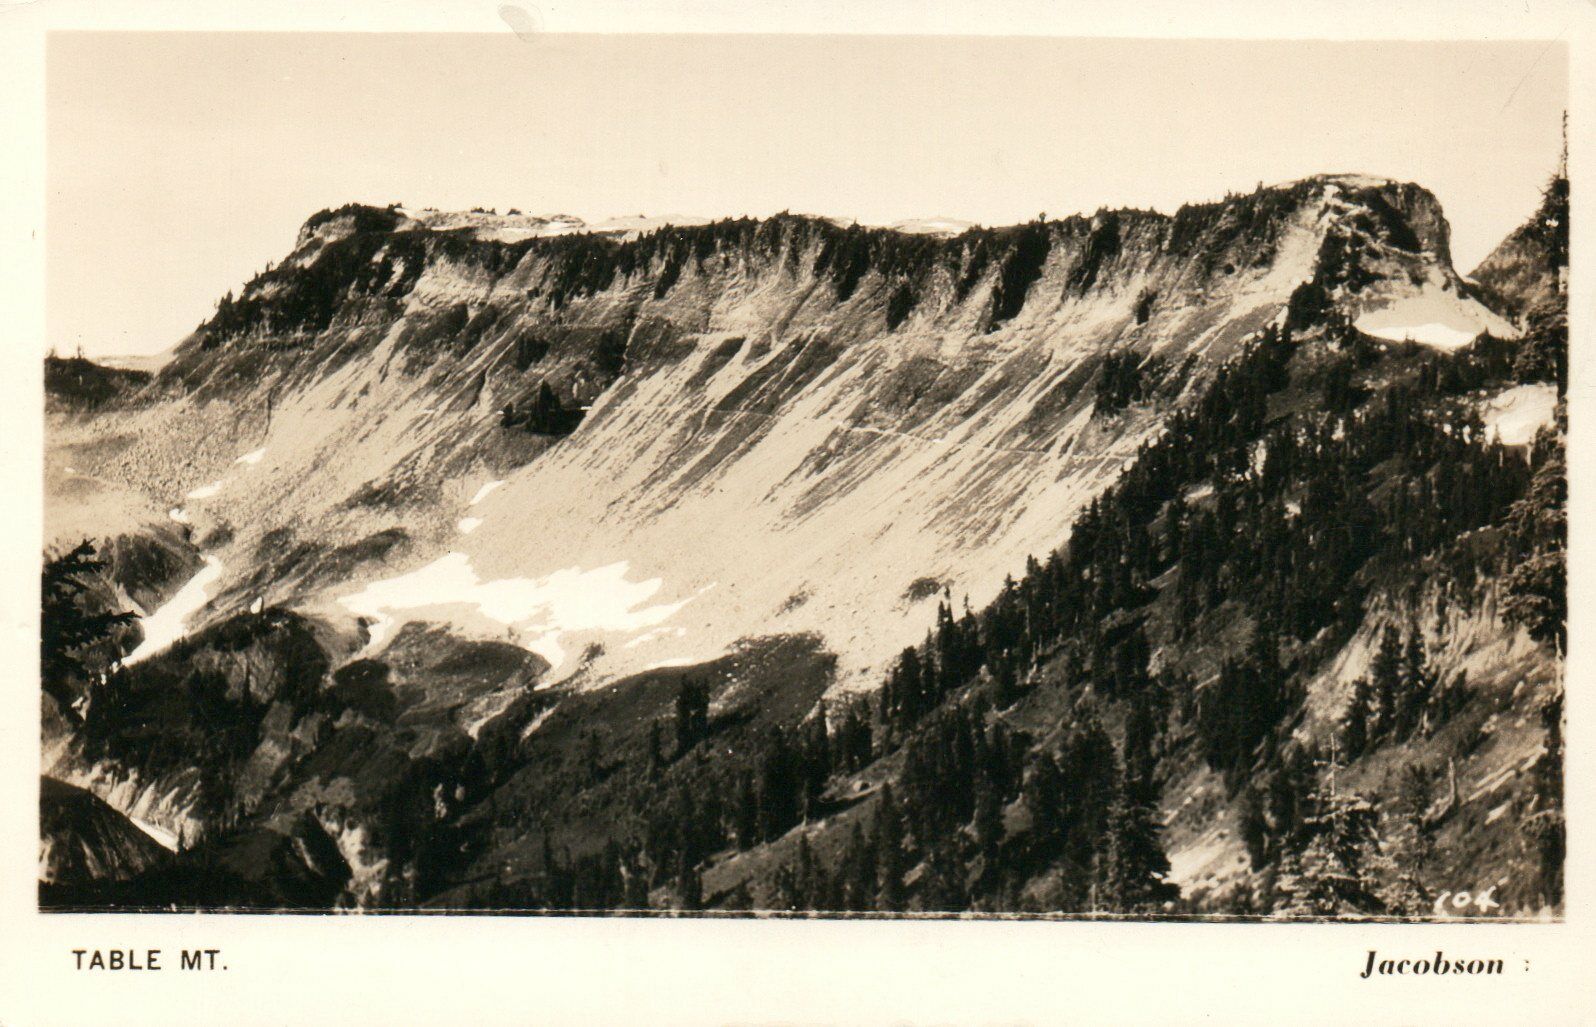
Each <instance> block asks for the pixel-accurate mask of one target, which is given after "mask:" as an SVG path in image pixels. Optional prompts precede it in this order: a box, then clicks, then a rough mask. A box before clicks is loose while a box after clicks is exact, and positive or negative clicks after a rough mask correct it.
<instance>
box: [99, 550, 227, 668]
mask: <svg viewBox="0 0 1596 1027" xmlns="http://www.w3.org/2000/svg"><path fill="white" fill-rule="evenodd" d="M221 576H222V561H220V560H218V559H217V558H216V557H214V556H207V557H206V558H205V566H203V567H201V568H200V569H199V571H198V573H196V574H195V575H194V576H193V577H192V578H190V579H188V583H187V584H185V585H184V586H183V587H182V588H180V589H178V590H177V594H176V595H174V596H173V597H172V598H171V599H168V600H167V601H166V603H165V605H163V606H162V607H161V608H160V609H158V610H156V611H155V612H154V613H152V614H150V615H149V616H148V617H144V618H141V619H140V620H139V625H140V626H141V627H142V628H143V629H144V641H142V642H140V643H139V644H138V647H137V648H136V649H134V650H133V651H132V652H130V653H128V654H127V656H125V657H123V659H122V663H123V665H124V666H131V665H132V664H135V663H138V662H139V661H140V660H145V659H148V658H149V657H151V656H154V655H155V654H156V653H158V652H160V651H162V650H163V649H165V648H167V647H168V646H170V645H171V644H172V643H173V642H176V641H177V640H178V639H180V638H182V637H183V636H184V635H185V634H187V633H188V622H189V618H190V617H192V616H193V615H194V614H196V613H198V612H199V611H200V610H201V609H202V608H203V607H204V606H205V603H206V602H207V601H208V600H209V599H210V592H209V589H210V587H211V585H213V584H215V583H216V582H217V581H218V580H220V579H221Z"/></svg>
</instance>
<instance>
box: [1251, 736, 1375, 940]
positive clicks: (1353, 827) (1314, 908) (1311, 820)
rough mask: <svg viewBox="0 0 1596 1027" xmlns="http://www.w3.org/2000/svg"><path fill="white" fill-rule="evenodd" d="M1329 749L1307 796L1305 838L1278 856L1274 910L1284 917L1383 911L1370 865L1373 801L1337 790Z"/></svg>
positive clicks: (1335, 764)
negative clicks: (1294, 848) (1322, 769)
mask: <svg viewBox="0 0 1596 1027" xmlns="http://www.w3.org/2000/svg"><path fill="white" fill-rule="evenodd" d="M1338 770H1339V766H1338V760H1337V758H1336V756H1335V755H1334V754H1332V756H1331V759H1330V762H1329V764H1328V766H1327V767H1326V774H1325V776H1324V778H1323V779H1322V780H1321V781H1320V782H1319V783H1318V784H1316V785H1315V787H1314V790H1313V792H1312V793H1311V794H1310V795H1309V797H1308V802H1309V807H1310V809H1311V810H1312V811H1313V812H1311V813H1310V814H1309V816H1308V817H1307V820H1306V822H1305V828H1306V830H1307V832H1308V843H1307V845H1306V846H1304V847H1303V848H1302V849H1301V850H1300V851H1297V852H1293V853H1291V854H1289V855H1288V857H1287V858H1286V860H1284V861H1283V862H1282V865H1281V872H1280V878H1279V881H1278V884H1277V890H1278V892H1277V894H1278V897H1277V899H1276V904H1275V911H1276V912H1277V913H1280V914H1282V915H1285V916H1290V917H1344V916H1360V915H1364V916H1367V915H1377V914H1380V913H1383V912H1385V905H1384V903H1383V902H1382V901H1381V900H1380V898H1379V897H1378V886H1377V882H1376V876H1375V869H1376V867H1377V866H1378V865H1379V863H1380V862H1381V860H1382V854H1381V853H1380V840H1379V831H1378V822H1379V818H1378V815H1377V814H1376V812H1375V810H1374V807H1373V806H1371V805H1370V804H1369V803H1368V802H1367V801H1366V800H1365V799H1363V798H1362V797H1361V796H1358V795H1352V794H1346V793H1342V792H1339V791H1337V788H1336V773H1337V771H1338Z"/></svg>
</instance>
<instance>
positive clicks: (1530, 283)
mask: <svg viewBox="0 0 1596 1027" xmlns="http://www.w3.org/2000/svg"><path fill="white" fill-rule="evenodd" d="M1567 275H1568V179H1567V177H1565V176H1563V175H1558V176H1557V177H1555V178H1553V179H1552V181H1551V182H1550V183H1549V184H1548V185H1547V187H1546V190H1545V191H1544V192H1543V193H1542V197H1541V205H1540V207H1539V208H1538V209H1537V210H1536V211H1535V213H1534V215H1532V216H1531V217H1530V219H1529V220H1528V221H1526V222H1524V224H1522V225H1520V226H1519V227H1518V228H1516V229H1514V230H1513V231H1512V233H1510V234H1509V235H1508V237H1507V238H1506V239H1503V240H1502V241H1501V242H1500V243H1498V244H1497V246H1496V248H1495V249H1494V250H1492V251H1491V252H1490V254H1489V255H1488V256H1487V257H1486V258H1485V259H1484V260H1483V261H1481V262H1480V266H1479V267H1476V268H1475V269H1474V271H1473V272H1472V273H1471V274H1470V275H1469V278H1470V279H1471V280H1472V281H1473V282H1475V283H1476V284H1477V285H1478V286H1479V288H1480V289H1481V290H1482V291H1483V292H1484V294H1485V295H1486V296H1487V297H1488V299H1489V300H1490V301H1491V302H1493V303H1494V304H1495V305H1497V306H1499V307H1500V308H1502V309H1503V310H1504V311H1506V312H1507V313H1509V314H1510V315H1512V316H1514V317H1518V316H1521V315H1523V314H1525V313H1527V312H1528V311H1530V310H1533V309H1534V308H1535V307H1537V306H1541V305H1543V304H1546V303H1550V302H1555V301H1556V299H1557V296H1558V294H1559V293H1560V292H1562V291H1564V290H1566V289H1567V286H1568V281H1567Z"/></svg>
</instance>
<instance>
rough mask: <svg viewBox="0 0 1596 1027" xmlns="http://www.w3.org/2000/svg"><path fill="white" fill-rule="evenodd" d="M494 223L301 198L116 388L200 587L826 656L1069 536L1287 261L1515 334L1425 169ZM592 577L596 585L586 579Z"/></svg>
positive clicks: (550, 630) (634, 650)
mask: <svg viewBox="0 0 1596 1027" xmlns="http://www.w3.org/2000/svg"><path fill="white" fill-rule="evenodd" d="M504 220H505V218H503V217H495V216H487V215H482V216H477V217H476V218H475V219H473V216H471V215H459V216H455V217H454V218H453V219H452V220H447V219H446V220H443V221H440V220H439V219H438V217H437V216H427V217H419V218H418V217H415V216H411V215H408V214H406V213H405V212H403V211H399V210H394V209H391V210H377V209H372V208H346V209H343V210H340V211H334V212H328V213H325V214H323V215H318V216H317V217H316V218H313V219H312V220H311V221H310V222H307V224H306V226H305V228H304V230H303V231H302V232H301V234H300V237H299V240H298V243H297V245H296V247H295V249H294V251H293V252H292V253H291V254H290V255H289V256H288V257H287V258H286V259H285V260H284V261H282V263H281V264H280V265H279V266H277V267H276V268H274V269H272V270H270V271H268V272H266V273H264V274H262V275H261V276H259V277H258V278H256V279H255V280H254V281H252V282H251V283H249V284H248V285H247V286H246V287H245V288H244V289H243V291H242V292H241V293H240V295H239V296H238V297H237V298H233V297H228V298H227V299H225V300H224V301H223V302H222V303H221V304H220V306H219V309H218V311H217V313H216V315H215V316H214V317H213V318H212V319H211V320H210V321H209V322H207V323H206V324H205V325H203V326H202V327H201V328H200V329H199V330H198V331H197V332H196V333H195V335H194V336H193V337H192V338H191V339H189V340H188V341H187V342H186V343H184V345H183V346H182V347H181V348H180V350H179V352H178V355H177V357H176V358H175V359H174V360H173V361H172V362H171V363H170V364H169V365H168V366H167V367H166V368H165V369H164V370H163V372H162V373H161V375H160V377H159V379H158V380H157V382H156V383H155V384H154V385H153V386H152V387H151V388H150V390H149V393H148V394H149V395H152V396H158V397H160V401H159V402H157V403H154V404H152V405H149V406H146V407H142V408H137V409H133V410H129V411H125V412H119V414H118V417H119V418H121V419H122V421H123V432H122V433H121V434H122V440H123V443H124V445H123V446H122V447H121V448H117V449H114V450H113V451H111V452H106V453H104V454H103V462H99V463H97V464H96V466H97V467H99V468H100V469H101V470H103V471H105V472H107V476H109V477H112V478H115V479H117V480H121V481H125V482H128V483H129V484H131V485H132V486H133V487H134V488H136V489H137V490H138V491H140V492H143V493H146V494H152V495H155V496H159V497H162V498H161V500H160V502H161V503H162V504H163V505H165V504H167V503H170V504H171V505H172V506H173V507H174V508H178V509H179V512H178V513H177V514H176V516H181V517H182V518H184V519H186V520H188V521H189V522H191V523H192V525H193V530H194V533H195V534H196V536H199V535H203V534H206V533H208V532H211V531H214V530H215V529H216V528H218V527H225V529H226V533H227V534H228V535H230V536H231V538H230V541H229V542H228V543H227V545H225V546H223V547H220V548H219V549H217V550H216V551H215V555H217V556H218V557H219V559H220V560H221V562H222V564H223V565H224V566H225V567H226V575H225V576H224V578H223V581H222V584H221V586H220V587H219V588H218V589H216V590H213V591H212V596H213V598H215V597H220V599H221V603H220V605H222V606H224V607H225V606H228V605H232V606H234V607H240V606H242V605H244V604H247V603H248V602H250V601H252V600H253V599H254V598H256V597H260V596H264V599H265V601H266V602H276V603H282V602H288V603H292V604H294V605H296V606H298V607H301V608H305V609H308V610H311V611H314V612H315V613H317V614H319V615H324V616H328V617H331V618H333V619H335V620H341V621H342V622H344V623H351V622H352V621H353V620H354V618H355V617H356V616H359V617H362V618H364V619H365V621H366V622H368V623H369V624H370V625H371V626H372V627H373V629H374V631H375V634H376V642H375V643H374V645H375V646H376V647H380V645H381V644H382V641H383V639H384V638H386V637H391V636H392V633H393V631H394V630H396V629H397V627H398V626H400V625H401V624H402V623H403V622H404V621H405V620H408V619H412V618H416V619H427V620H445V621H449V622H452V623H454V624H456V625H457V626H459V627H461V628H463V629H465V630H468V631H472V632H475V633H477V634H486V635H490V636H491V637H496V638H509V639H510V640H513V641H516V642H518V643H520V644H523V645H526V646H528V647H530V648H533V649H534V650H536V651H537V652H538V653H539V654H540V655H542V656H543V657H545V658H546V659H547V660H548V661H549V662H550V663H551V664H552V665H553V666H554V672H553V673H554V674H555V675H556V676H564V675H566V674H569V673H571V672H573V671H574V670H575V669H576V668H577V667H578V666H583V667H586V668H587V669H588V671H589V672H590V674H591V676H592V678H593V679H594V680H602V679H603V678H606V677H612V676H614V675H615V674H619V673H624V672H627V671H633V670H637V669H640V668H643V667H647V666H651V665H656V664H659V663H661V662H665V661H680V660H696V659H707V658H710V657H713V656H715V655H717V654H718V653H720V652H723V651H725V649H726V648H727V646H729V645H730V644H731V643H732V642H734V641H736V640H737V639H738V638H742V637H747V636H753V635H764V634H770V633H817V634H819V635H820V636H821V637H822V638H823V639H824V640H825V644H826V645H827V647H828V648H831V649H832V650H833V651H835V652H837V653H838V654H839V655H840V656H841V658H842V661H843V662H842V670H843V673H844V676H845V677H850V676H852V675H855V674H857V673H858V672H861V671H865V670H867V669H870V668H873V667H875V666H877V665H878V664H879V662H880V661H881V659H882V658H883V657H885V656H887V655H889V654H891V653H893V652H895V651H897V650H898V649H900V648H901V647H902V646H903V645H905V644H907V643H909V642H911V641H914V640H916V639H918V638H919V637H920V636H921V635H922V634H923V633H924V631H925V630H926V628H927V626H928V624H929V623H930V616H931V610H932V608H933V605H934V599H933V598H932V597H934V596H935V595H936V594H938V593H939V592H941V591H942V589H943V588H947V589H950V590H951V591H952V592H953V593H954V594H955V595H959V596H964V595H968V596H970V597H971V601H972V602H975V603H980V602H983V601H985V599H987V598H989V597H990V596H991V595H992V594H994V593H995V591H996V589H997V587H998V585H999V584H1000V583H1001V581H1002V580H1003V578H1004V576H1005V575H1006V574H1011V573H1017V572H1018V571H1020V570H1021V569H1022V567H1023V565H1024V560H1025V558H1026V557H1027V556H1029V555H1032V554H1035V553H1039V552H1045V551H1047V550H1049V549H1051V548H1052V547H1054V546H1056V545H1057V544H1058V543H1059V542H1060V541H1061V536H1062V534H1063V531H1064V526H1066V525H1067V524H1068V523H1069V522H1070V520H1071V519H1072V517H1073V514H1074V513H1075V512H1076V511H1077V510H1079V509H1080V508H1081V507H1082V506H1083V505H1084V504H1085V503H1086V502H1088V501H1089V500H1090V499H1091V497H1092V496H1094V495H1095V494H1097V493H1098V492H1099V491H1100V490H1101V489H1102V488H1103V487H1104V486H1105V485H1106V484H1107V483H1108V482H1109V481H1111V480H1113V478H1114V477H1115V476H1116V475H1117V474H1118V473H1119V471H1120V469H1121V468H1122V467H1123V465H1124V464H1125V462H1126V461H1127V460H1128V459H1129V458H1130V457H1131V456H1133V455H1134V453H1135V451H1136V449H1137V447H1138V445H1140V444H1141V443H1142V442H1143V441H1144V440H1146V439H1147V438H1149V437H1150V436H1151V435H1152V434H1153V433H1155V432H1156V431H1157V430H1158V425H1159V423H1160V418H1161V416H1162V414H1163V412H1164V411H1166V410H1167V409H1169V408H1170V407H1171V406H1172V405H1173V404H1176V403H1178V402H1179V399H1180V397H1181V396H1183V395H1186V394H1188V393H1189V392H1190V390H1192V389H1194V388H1197V387H1200V385H1201V384H1202V383H1203V382H1205V381H1206V380H1208V378H1209V377H1210V376H1211V373H1212V370H1213V369H1214V368H1215V367H1216V366H1217V365H1218V363H1219V362H1221V361H1222V360H1224V359H1225V358H1226V357H1227V356H1228V355H1230V354H1231V353H1232V352H1233V351H1234V350H1235V349H1236V348H1237V346H1238V344H1239V343H1240V341H1241V340H1242V339H1243V338H1244V337H1246V336H1247V335H1248V334H1249V333H1252V332H1254V331H1256V330H1258V329H1259V328H1261V327H1262V326H1264V325H1265V324H1267V323H1269V322H1271V321H1273V320H1275V319H1277V318H1278V317H1280V316H1282V311H1283V310H1284V308H1285V307H1286V306H1287V305H1288V304H1290V303H1292V302H1293V297H1294V295H1295V296H1296V301H1295V302H1296V305H1297V306H1299V307H1302V308H1304V309H1308V308H1312V309H1313V310H1317V309H1320V308H1323V307H1325V306H1327V305H1333V306H1334V307H1335V308H1336V309H1339V310H1342V311H1344V312H1345V316H1347V317H1348V318H1357V317H1363V316H1366V315H1367V314H1368V313H1369V312H1376V313H1378V312H1379V311H1382V310H1386V309H1388V308H1391V307H1392V306H1393V305H1394V304H1400V303H1401V302H1402V301H1403V300H1404V298H1405V297H1411V296H1412V295H1416V294H1418V293H1420V292H1423V291H1426V290H1427V291H1429V292H1431V293H1436V292H1440V293H1444V294H1446V295H1447V296H1448V297H1449V298H1450V299H1452V300H1455V302H1456V304H1457V305H1458V307H1459V309H1460V310H1462V311H1463V313H1464V315H1465V316H1467V317H1472V318H1474V319H1475V321H1476V322H1477V323H1478V325H1479V326H1480V327H1481V328H1487V327H1488V328H1492V329H1493V330H1497V331H1503V332H1505V331H1507V329H1506V328H1505V327H1504V326H1501V325H1500V324H1499V323H1498V322H1496V321H1495V320H1494V318H1493V317H1492V315H1490V314H1489V313H1488V312H1486V311H1485V310H1484V309H1483V308H1479V307H1478V306H1477V305H1472V304H1471V303H1470V301H1467V300H1466V299H1464V298H1463V297H1462V295H1461V290H1460V289H1459V288H1458V282H1457V278H1456V275H1455V274H1454V273H1453V271H1452V270H1451V266H1450V262H1449V256H1448V252H1447V233H1446V223H1445V220H1444V218H1443V217H1442V215H1441V212H1440V209H1439V206H1438V205H1437V204H1436V202H1435V200H1434V198H1433V197H1432V196H1430V194H1428V193H1427V192H1425V191H1423V190H1422V189H1419V188H1417V187H1414V186H1410V185H1399V184H1395V183H1387V182H1382V181H1378V180H1370V179H1360V178H1351V177H1336V178H1319V179H1310V180H1305V181H1303V182H1299V183H1294V184H1291V185H1288V186H1282V187H1277V188H1272V189H1265V190H1260V191H1259V192H1257V193H1254V194H1252V195H1249V196H1241V197H1233V198H1230V199H1228V200H1226V201H1223V202H1219V203H1213V204H1207V205H1202V206H1196V207H1188V208H1183V209H1182V210H1181V211H1180V212H1178V213H1177V214H1175V215H1174V216H1172V217H1170V216H1164V215H1160V214H1155V213H1149V212H1141V211H1117V212H1116V211H1103V212H1099V213H1098V214H1096V215H1094V216H1092V217H1074V218H1070V219H1067V220H1063V221H1054V222H1046V223H1035V224H1030V225H1022V226H1016V227H1012V228H1005V229H977V230H971V231H968V232H965V233H963V234H961V235H958V236H954V237H950V238H942V237H937V236H932V235H913V234H906V233H900V232H894V231H891V230H884V229H863V228H858V227H851V228H841V227H838V226H836V225H835V224H832V223H830V222H826V221H821V220H816V219H807V218H798V217H790V216H781V217H777V218H773V219H770V220H768V221H763V222H754V221H732V222H718V223H715V224H711V225H703V226H688V227H664V228H660V229H658V230H656V231H654V232H651V233H649V234H645V235H641V236H635V234H634V235H631V236H614V235H593V234H554V235H549V234H548V231H547V229H546V225H547V222H546V220H545V219H531V220H532V221H537V222H539V223H540V224H544V225H545V228H543V229H537V228H536V227H535V226H534V227H533V228H527V229H526V231H527V232H528V233H532V232H533V231H538V232H542V233H543V234H542V235H535V234H528V235H527V237H526V238H523V239H521V240H519V241H515V242H503V241H497V240H500V239H502V238H504V237H505V232H506V226H505V225H503V224H501V223H500V222H503V221H504ZM475 221H483V224H482V225H477V224H475ZM488 221H492V222H493V223H492V224H488V223H487V222H488ZM442 226H447V227H442ZM510 227H514V226H510ZM561 231H563V229H561ZM1127 352H1128V353H1133V354H1134V355H1135V363H1137V364H1139V365H1141V374H1140V376H1139V382H1140V385H1139V391H1137V393H1136V395H1134V396H1130V397H1126V402H1125V403H1124V405H1123V408H1122V409H1115V410H1113V411H1112V412H1109V411H1106V410H1105V409H1103V407H1104V406H1105V404H1102V403H1100V402H1099V398H1100V397H1099V394H1098V391H1097V388H1096V383H1097V382H1098V381H1099V380H1100V379H1101V378H1102V375H1101V374H1100V368H1101V367H1102V365H1103V362H1104V359H1105V357H1107V356H1108V355H1109V354H1111V353H1112V354H1114V355H1116V356H1119V355H1121V354H1122V353H1127ZM1114 405H1116V406H1118V404H1114ZM241 456H245V457H252V458H253V460H254V462H245V463H239V462H236V461H238V460H239V458H240V457H241ZM497 482H503V483H504V484H503V485H502V486H499V485H495V484H493V483H497ZM490 485H492V488H491V489H489V488H488V486H490ZM212 486H215V491H210V490H211V488H212ZM187 495H191V496H192V498H185V496H187ZM399 537H402V538H403V540H404V544H403V545H398V546H387V547H384V546H382V545H374V544H372V543H371V542H370V540H371V539H374V538H388V539H394V538H399ZM362 547H364V548H362ZM351 548H352V549H353V550H354V552H355V554H356V556H360V555H361V554H368V555H370V558H369V559H351V558H349V553H350V551H351ZM338 553H342V554H343V555H342V556H338V555H337V554H338ZM274 561H276V562H275V563H274ZM279 564H280V565H279ZM289 564H292V566H289ZM246 576H247V577H248V579H249V580H247V581H246V580H243V579H244V578H245V577H246ZM395 577H398V578H400V581H399V582H398V583H397V584H395V583H393V582H392V581H391V580H390V579H393V578H395ZM601 583H605V587H606V588H607V590H608V591H610V592H611V593H613V594H615V595H617V596H619V597H621V598H620V599H618V600H617V603H618V604H619V605H615V606H614V607H613V608H609V609H604V610H593V609H590V608H586V607H584V606H583V605H582V600H581V599H580V597H579V594H581V593H586V592H590V591H591V590H592V589H593V588H595V587H598V586H599V585H600V584H601ZM584 653H585V654H586V657H587V661H586V662H585V663H584V662H583V655H582V654H584Z"/></svg>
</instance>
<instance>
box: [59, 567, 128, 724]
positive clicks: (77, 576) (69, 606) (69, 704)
mask: <svg viewBox="0 0 1596 1027" xmlns="http://www.w3.org/2000/svg"><path fill="white" fill-rule="evenodd" d="M106 566H107V565H106V563H105V561H104V560H102V559H100V558H98V557H97V556H96V555H95V550H94V543H93V542H91V541H89V540H87V539H85V540H84V541H82V542H79V543H78V544H77V545H76V546H74V547H73V548H72V549H71V550H70V551H68V552H66V553H64V554H62V555H61V556H58V557H55V558H54V559H51V560H46V561H45V564H44V571H43V574H42V575H41V588H40V592H41V596H40V598H41V603H40V610H39V620H40V623H39V628H40V631H39V676H40V684H41V686H42V687H43V689H44V691H45V692H46V693H48V694H49V695H50V696H52V697H53V698H54V699H55V700H56V701H57V702H58V703H59V704H60V707H61V711H62V713H63V714H65V715H66V716H68V717H70V718H74V719H75V718H76V717H77V713H76V711H75V710H74V709H73V704H74V702H76V700H77V699H78V698H80V697H82V696H83V695H84V694H85V693H86V692H87V691H88V689H89V688H90V687H91V686H93V685H95V684H97V683H99V682H100V680H101V679H102V678H103V677H104V676H105V675H106V672H107V670H108V669H109V667H110V665H111V662H112V661H113V660H115V659H117V658H119V657H120V656H121V652H120V650H119V648H118V647H117V646H116V643H115V641H114V639H115V638H116V636H117V629H119V628H120V627H122V626H123V625H125V624H130V623H132V622H133V620H134V619H135V617H134V614H132V613H131V612H121V613H107V612H100V611H97V610H96V609H95V602H94V598H93V592H92V590H93V585H94V581H95V579H96V578H97V577H98V576H99V575H101V574H102V573H103V572H104V571H105V569H106ZM108 684H109V683H108Z"/></svg>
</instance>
